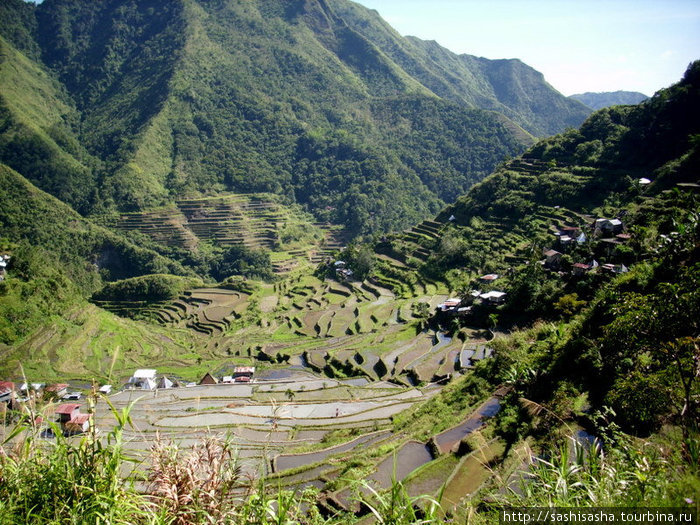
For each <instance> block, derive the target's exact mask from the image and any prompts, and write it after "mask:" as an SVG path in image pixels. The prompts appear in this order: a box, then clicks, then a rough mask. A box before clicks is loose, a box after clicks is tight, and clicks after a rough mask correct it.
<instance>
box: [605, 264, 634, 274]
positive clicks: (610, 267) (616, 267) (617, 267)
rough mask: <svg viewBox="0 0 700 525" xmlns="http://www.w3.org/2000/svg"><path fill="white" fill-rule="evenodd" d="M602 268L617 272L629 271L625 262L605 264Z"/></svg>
mask: <svg viewBox="0 0 700 525" xmlns="http://www.w3.org/2000/svg"><path fill="white" fill-rule="evenodd" d="M601 269H603V270H605V271H606V272H609V273H615V274H619V273H627V272H629V269H628V268H627V266H625V265H624V264H603V265H602V266H601Z"/></svg>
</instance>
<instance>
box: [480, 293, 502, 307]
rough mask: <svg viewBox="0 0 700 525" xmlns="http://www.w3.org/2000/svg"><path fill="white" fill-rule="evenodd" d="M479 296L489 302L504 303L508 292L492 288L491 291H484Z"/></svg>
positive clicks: (494, 303)
mask: <svg viewBox="0 0 700 525" xmlns="http://www.w3.org/2000/svg"><path fill="white" fill-rule="evenodd" d="M479 298H480V299H481V300H482V301H484V302H485V303H487V304H493V305H496V304H503V303H505V302H506V292H501V291H498V290H492V291H490V292H486V293H482V294H481V295H480V296H479Z"/></svg>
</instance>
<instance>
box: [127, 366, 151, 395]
mask: <svg viewBox="0 0 700 525" xmlns="http://www.w3.org/2000/svg"><path fill="white" fill-rule="evenodd" d="M128 385H129V388H133V389H141V390H153V389H154V388H155V387H156V371H155V370H153V369H152V368H141V369H139V370H137V371H136V372H134V375H133V376H131V378H130V379H129V383H128Z"/></svg>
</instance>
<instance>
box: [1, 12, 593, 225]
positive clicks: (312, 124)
mask: <svg viewBox="0 0 700 525" xmlns="http://www.w3.org/2000/svg"><path fill="white" fill-rule="evenodd" d="M3 9H4V10H5V11H6V12H7V17H4V18H3V20H2V22H1V23H0V34H2V35H4V37H5V39H6V40H5V43H4V44H3V46H4V48H5V52H4V57H5V58H4V64H5V66H4V71H5V76H4V77H3V79H4V80H2V81H3V83H4V84H7V85H8V86H13V85H14V86H15V87H14V88H12V89H7V90H6V89H5V88H3V95H4V96H3V104H4V106H5V107H6V112H7V113H8V116H7V119H8V123H7V124H6V125H5V126H4V129H5V131H4V132H3V142H4V143H5V144H7V145H6V147H5V148H4V149H3V150H1V151H2V159H3V161H4V162H6V163H7V164H8V165H10V166H12V167H13V168H15V169H16V170H18V171H19V172H21V173H23V174H25V175H26V176H28V177H30V178H31V180H32V181H33V182H35V183H37V184H38V185H39V186H40V187H41V188H42V189H44V190H46V191H49V192H50V193H52V194H53V195H55V196H58V197H59V198H61V199H62V200H64V201H65V202H68V203H70V204H71V205H72V206H73V207H74V208H76V209H77V210H78V211H80V212H81V213H83V214H89V213H101V212H102V211H103V210H105V209H107V210H111V209H115V208H116V209H119V210H121V211H136V210H143V209H147V208H150V207H154V206H160V205H163V204H166V203H172V202H173V201H174V200H176V199H178V198H183V197H194V196H202V195H213V194H217V193H219V192H224V191H228V192H237V193H241V192H244V193H246V192H272V193H276V194H279V195H285V196H286V197H287V199H288V200H289V201H290V202H298V203H300V204H302V205H304V206H305V207H306V208H307V209H308V210H309V211H311V212H313V213H314V214H315V215H316V216H317V218H318V219H320V220H322V221H331V222H334V223H337V224H342V225H345V226H346V227H347V228H348V230H349V231H350V232H351V233H352V234H366V233H369V232H376V231H388V230H391V229H398V228H402V227H406V226H408V225H410V224H412V223H415V222H417V221H420V220H421V219H423V218H425V217H427V216H430V215H432V214H434V213H436V212H437V211H438V210H439V208H440V206H441V205H442V204H443V203H445V202H451V201H452V200H454V198H456V196H457V195H459V194H461V193H463V192H464V191H466V190H467V189H468V188H469V187H470V186H471V185H472V184H474V183H475V182H477V181H479V180H481V179H482V178H483V177H484V176H486V175H487V174H488V173H489V172H490V171H491V170H492V169H493V168H494V167H495V166H496V165H497V164H498V163H499V162H501V161H502V160H503V159H505V158H508V157H510V156H513V155H515V154H517V153H519V152H521V151H522V150H523V149H524V147H525V146H527V145H529V144H531V142H532V138H531V136H530V133H532V134H535V135H540V134H548V133H551V132H552V131H557V130H561V129H563V128H564V127H566V126H570V125H575V124H577V123H579V122H580V121H581V120H582V119H583V118H584V116H585V114H586V110H585V109H583V106H578V105H577V104H576V103H574V102H571V101H569V100H567V99H566V98H565V97H563V96H561V95H560V94H558V93H556V92H555V91H553V90H552V89H551V88H550V87H549V86H547V85H546V84H545V83H544V82H543V80H542V78H541V75H539V74H538V73H536V72H534V71H532V70H530V69H529V68H527V67H526V66H524V65H522V64H516V63H511V62H508V63H507V64H506V63H505V62H504V63H503V64H501V63H500V62H498V63H496V62H494V63H493V64H491V63H490V62H488V61H486V62H484V61H483V60H482V59H479V60H477V59H473V57H466V56H463V57H456V56H451V55H450V53H449V52H447V51H446V50H442V51H441V53H428V52H426V51H425V50H424V49H423V46H422V44H419V43H416V42H414V41H412V40H410V39H406V38H403V37H400V36H399V35H397V34H396V33H395V32H394V31H393V30H391V28H389V26H387V25H386V23H385V22H383V21H382V20H381V18H379V17H378V16H376V14H373V13H372V12H371V11H368V10H365V9H363V8H360V7H359V6H357V5H355V4H351V3H349V2H340V1H339V2H331V3H328V2H323V1H313V2H307V3H304V4H301V3H294V4H285V3H281V2H280V3H279V5H278V3H276V2H263V1H260V2H255V3H245V4H240V3H237V2H232V1H221V2H171V3H167V4H162V3H159V2H139V3H138V4H129V3H125V2H121V1H116V0H114V1H109V2H99V3H85V2H71V1H63V0H60V1H59V0H56V1H49V2H43V3H41V4H39V5H37V6H31V5H29V6H28V5H27V4H26V3H24V2H21V1H19V0H11V1H10V2H9V3H7V4H6V5H4V7H3ZM38 28H41V30H40V31H39V30H38ZM394 47H396V48H400V49H402V50H403V51H402V52H401V53H400V54H395V53H393V52H391V50H392V49H394ZM39 57H40V59H39ZM455 61H456V62H455ZM453 62H455V63H459V64H460V66H459V68H458V69H455V68H453V67H452V64H453ZM416 64H420V67H418V66H417V65H416ZM426 71H431V74H430V75H427V74H426V73H425V72H426ZM461 78H464V80H463V81H462V80H459V79H461ZM19 87H22V89H17V88H19ZM38 100H41V101H43V102H42V103H46V104H49V105H51V106H52V109H51V111H47V112H45V113H44V114H41V115H35V113H32V112H30V113H25V112H24V111H23V109H24V108H25V107H28V106H32V105H36V104H37V103H38ZM53 100H56V102H57V103H56V104H54V103H53V102H52V101H53ZM62 106H65V108H64V109H60V108H61V107H62ZM484 110H487V111H484ZM20 123H21V124H22V125H24V126H27V127H28V128H29V129H32V130H33V131H32V133H31V135H30V136H29V137H26V136H25V135H27V133H28V132H23V133H19V132H18V131H17V127H18V126H20ZM525 130H527V131H525ZM46 135H48V137H47V136H46ZM436 136H439V137H441V140H439V141H436V140H435V137H436ZM30 141H31V142H30ZM29 152H31V153H29ZM88 152H89V153H88ZM69 188H70V189H69ZM416 203H419V204H418V205H417V204H416Z"/></svg>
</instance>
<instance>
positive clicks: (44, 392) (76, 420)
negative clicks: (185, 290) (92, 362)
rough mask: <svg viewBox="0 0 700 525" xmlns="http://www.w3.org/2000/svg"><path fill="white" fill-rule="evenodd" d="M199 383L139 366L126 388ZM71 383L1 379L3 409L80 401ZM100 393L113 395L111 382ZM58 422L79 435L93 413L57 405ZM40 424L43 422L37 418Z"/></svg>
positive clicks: (243, 378) (244, 379) (209, 380)
mask: <svg viewBox="0 0 700 525" xmlns="http://www.w3.org/2000/svg"><path fill="white" fill-rule="evenodd" d="M254 374H255V367H254V366H238V367H235V368H234V369H233V372H232V373H231V375H225V376H223V377H221V378H218V377H214V375H212V374H211V373H209V372H207V373H206V374H205V375H204V377H202V379H201V380H200V381H199V383H198V384H200V385H215V384H220V383H221V384H226V383H250V382H251V381H253V375H254ZM196 384H197V383H187V384H185V385H181V384H180V383H179V382H178V381H177V380H175V379H169V378H168V377H166V376H160V377H158V375H157V371H156V370H154V369H139V370H136V371H135V372H134V374H133V375H132V376H131V377H130V378H129V381H128V382H127V383H126V386H125V388H126V389H132V390H156V389H160V388H176V387H179V386H194V385H196ZM68 388H69V385H68V384H66V383H56V384H52V385H45V384H44V383H22V384H21V385H17V384H16V383H14V382H12V381H0V408H4V410H8V409H9V410H17V411H21V410H25V409H26V406H25V403H27V402H29V401H34V400H36V399H41V398H45V399H52V400H55V399H58V400H61V401H77V400H79V399H80V398H81V397H82V392H79V391H76V392H69V390H68ZM99 392H101V393H103V394H110V393H111V392H112V385H102V386H101V387H100V388H99ZM54 413H55V415H56V423H58V424H59V425H60V428H61V431H62V432H63V433H64V434H66V435H70V434H80V433H83V432H86V431H87V430H88V429H89V428H90V422H91V417H92V414H85V413H82V412H80V405H79V404H78V403H65V402H64V403H63V404H60V405H58V407H56V409H55V411H54ZM36 422H37V423H41V422H42V421H41V418H38V420H37V421H36Z"/></svg>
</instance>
